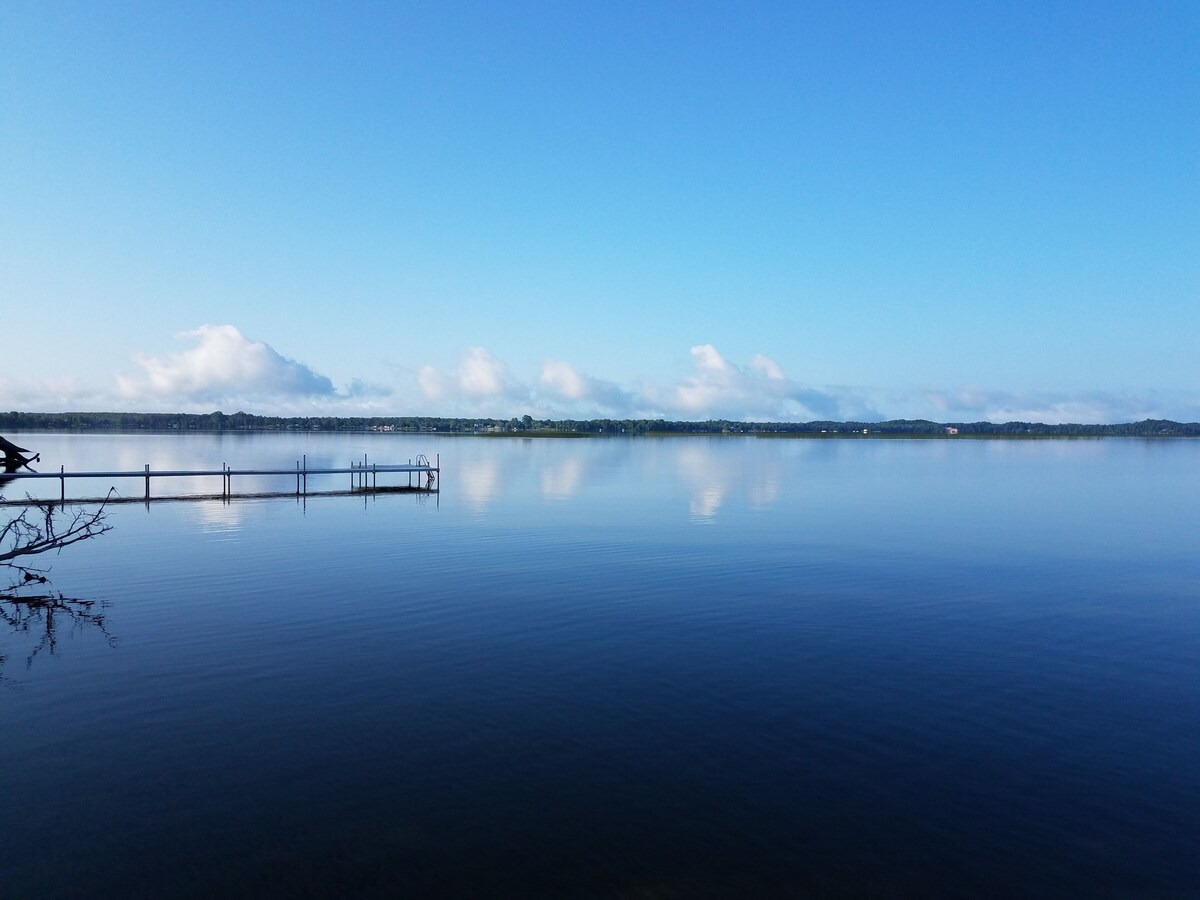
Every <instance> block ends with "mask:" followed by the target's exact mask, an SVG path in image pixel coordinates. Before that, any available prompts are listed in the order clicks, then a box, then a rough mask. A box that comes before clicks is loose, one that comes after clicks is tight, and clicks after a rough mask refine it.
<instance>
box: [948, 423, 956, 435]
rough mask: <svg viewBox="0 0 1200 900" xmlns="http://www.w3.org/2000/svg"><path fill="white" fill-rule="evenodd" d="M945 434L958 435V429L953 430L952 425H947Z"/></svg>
mask: <svg viewBox="0 0 1200 900" xmlns="http://www.w3.org/2000/svg"><path fill="white" fill-rule="evenodd" d="M946 434H958V429H957V428H955V427H954V426H953V425H947V426H946Z"/></svg>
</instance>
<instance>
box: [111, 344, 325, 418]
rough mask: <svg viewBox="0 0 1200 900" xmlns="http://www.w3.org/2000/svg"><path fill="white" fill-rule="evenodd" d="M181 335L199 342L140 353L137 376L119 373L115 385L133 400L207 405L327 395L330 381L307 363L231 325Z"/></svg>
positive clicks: (136, 359)
mask: <svg viewBox="0 0 1200 900" xmlns="http://www.w3.org/2000/svg"><path fill="white" fill-rule="evenodd" d="M179 337H180V338H181V339H185V340H188V339H190V340H193V341H195V344H196V345H195V346H194V347H192V348H191V349H190V350H185V351H183V352H182V353H173V354H170V355H169V356H166V357H155V356H149V355H145V354H142V355H139V356H137V357H135V362H136V363H137V364H138V366H139V367H140V368H141V370H142V371H141V374H140V375H139V376H129V375H125V374H120V373H119V374H118V375H117V389H118V391H119V392H120V395H121V396H122V397H124V398H126V399H129V400H156V401H157V400H162V399H172V400H186V401H194V402H205V403H208V404H209V405H212V404H217V405H220V403H221V402H222V401H224V400H227V399H230V398H239V399H247V400H253V399H270V398H277V399H284V400H286V399H294V398H329V397H332V396H334V395H335V394H336V391H335V390H334V387H333V382H331V381H330V380H329V379H328V378H326V377H325V376H324V375H320V374H318V373H316V372H314V371H313V370H312V369H310V368H309V367H308V366H306V365H304V364H303V363H299V362H296V361H295V360H292V359H288V358H287V357H284V356H281V355H280V354H279V353H277V352H276V351H275V350H273V349H272V348H271V347H269V346H268V345H266V344H264V343H263V342H262V341H253V340H250V339H249V338H247V337H245V336H243V335H242V333H241V332H240V331H238V330H237V329H236V328H235V327H233V326H232V325H202V326H200V327H199V328H197V329H195V330H194V331H185V332H183V333H182V334H180V335H179Z"/></svg>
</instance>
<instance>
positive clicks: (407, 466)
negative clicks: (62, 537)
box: [0, 453, 441, 506]
mask: <svg viewBox="0 0 1200 900" xmlns="http://www.w3.org/2000/svg"><path fill="white" fill-rule="evenodd" d="M310 475H312V476H318V475H347V476H349V479H350V487H349V490H348V491H334V492H328V491H322V492H310V491H309V489H308V478H309V476H310ZM380 475H383V476H385V479H384V484H383V485H382V486H381V485H380V484H379V476H380ZM390 475H403V476H406V478H407V484H404V485H401V484H394V483H393V484H390V485H389V484H388V483H387V482H388V479H387V478H386V476H390ZM440 475H441V454H438V455H437V456H436V457H435V460H434V462H430V461H429V458H428V457H426V456H425V454H423V453H422V454H418V455H417V457H416V459H415V460H411V459H410V460H409V461H408V462H407V463H400V464H386V463H373V462H368V461H367V457H366V456H365V455H364V456H363V458H362V462H351V463H350V465H349V466H345V467H340V466H339V467H333V468H315V469H310V468H309V467H308V457H307V455H306V456H304V457H302V458H301V459H298V460H296V467H295V468H294V469H234V468H231V467H230V466H228V465H226V464H225V463H222V464H221V468H219V469H151V468H150V464H149V463H146V466H145V468H144V469H141V470H136V469H135V470H133V471H127V472H122V471H96V472H68V471H66V469H65V468H64V467H62V466H60V467H59V470H58V471H57V472H33V471H27V472H21V473H19V474H13V475H8V476H6V477H4V478H3V480H4V481H9V480H10V479H11V480H16V479H25V478H38V479H41V478H57V479H58V481H59V500H60V502H63V503H65V502H67V480H68V479H75V478H90V479H104V480H107V479H114V478H121V479H126V478H139V479H142V481H143V484H144V487H145V494H144V496H143V497H141V498H139V499H141V500H144V501H145V502H146V503H149V502H150V501H151V500H152V499H163V500H166V499H172V500H179V499H189V498H190V497H191V496H195V499H206V498H208V497H217V496H219V497H220V498H221V499H223V500H229V499H232V498H233V496H234V493H233V479H234V476H238V477H244V476H287V477H289V478H293V477H294V478H295V479H296V490H295V495H296V496H297V497H305V496H309V494H310V493H313V494H316V493H338V494H341V493H351V494H361V493H383V492H400V491H406V492H413V493H422V494H436V493H438V492H439V490H440V488H439V485H438V480H439V477H440ZM155 478H201V479H203V478H220V479H221V492H220V494H219V495H217V494H202V495H189V497H187V498H185V497H179V496H172V497H152V495H151V492H150V482H151V481H152V480H153V479H155ZM414 479H415V482H414ZM290 495H291V491H278V492H272V493H269V494H265V495H264V494H263V493H261V492H258V493H248V494H244V495H243V494H239V495H237V496H257V497H261V496H290ZM72 499H74V498H72ZM129 499H133V498H129ZM29 502H30V501H28V500H7V499H5V500H2V501H0V506H21V505H26V504H28V503H29Z"/></svg>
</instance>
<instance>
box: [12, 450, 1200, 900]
mask: <svg viewBox="0 0 1200 900" xmlns="http://www.w3.org/2000/svg"><path fill="white" fill-rule="evenodd" d="M7 437H9V438H13V439H16V438H17V437H18V436H14V435H11V434H10V435H7ZM18 443H20V444H21V445H22V446H26V447H30V448H32V449H33V450H36V451H39V452H41V454H42V466H41V468H42V469H43V470H44V471H52V470H56V469H57V468H58V466H59V465H63V466H65V467H66V469H67V470H73V469H74V470H80V469H90V470H99V469H121V470H140V469H142V468H143V467H144V465H145V464H147V463H149V464H150V465H151V466H152V467H153V468H156V469H157V468H192V467H195V468H214V467H216V468H219V467H220V465H221V464H222V463H228V464H229V465H231V466H234V467H235V468H236V467H252V466H264V467H265V466H271V467H282V468H286V467H289V466H291V465H293V463H294V462H295V461H297V460H299V459H301V458H302V457H303V458H305V459H306V460H307V463H308V464H309V465H310V466H314V467H316V466H318V465H329V466H344V465H347V464H348V463H349V462H350V461H351V460H361V459H362V457H363V456H364V454H366V455H367V456H368V458H369V459H370V460H371V461H376V462H379V463H402V462H406V461H408V460H410V459H413V458H415V457H416V455H417V454H418V453H424V454H426V455H428V456H429V457H430V458H431V459H432V458H435V456H440V462H441V466H442V477H441V484H440V491H439V492H438V493H436V494H428V495H413V494H379V495H356V496H341V497H308V498H296V497H284V498H275V499H238V498H235V499H233V500H232V501H231V502H223V501H221V500H219V499H210V500H197V501H188V502H161V503H151V504H149V505H148V506H143V505H140V504H128V505H117V506H113V507H111V508H110V510H109V522H110V523H111V524H112V525H113V528H112V531H111V532H110V533H108V534H106V535H104V536H102V537H100V538H97V539H94V540H91V541H87V542H85V543H82V544H78V545H76V546H73V547H70V548H67V549H66V550H64V551H63V552H62V553H61V554H60V555H58V556H55V557H52V558H47V559H44V560H39V561H38V562H39V564H42V563H45V564H50V565H52V570H51V572H50V577H51V580H52V585H53V588H54V589H55V590H56V591H61V592H63V593H64V594H66V595H67V596H68V597H78V598H85V599H88V600H92V601H95V602H96V603H97V604H103V612H104V616H105V619H104V627H103V628H100V627H97V626H93V625H87V624H83V625H78V626H76V627H72V624H71V623H70V622H67V621H63V620H62V619H60V620H59V621H57V622H56V623H55V628H56V645H55V647H54V648H53V650H54V652H53V653H51V652H50V649H51V648H49V647H48V645H46V644H44V643H41V642H42V641H43V640H44V637H45V628H44V623H43V625H42V630H41V631H39V630H38V629H37V628H34V629H32V630H30V631H19V630H15V629H12V628H7V629H6V628H5V625H4V623H3V622H2V621H0V655H3V657H4V660H3V663H2V664H0V791H2V796H3V797H4V802H3V804H2V805H0V829H2V833H4V834H5V835H6V838H7V839H6V840H5V841H4V842H3V843H0V896H4V897H8V896H12V897H40V898H54V897H76V896H88V897H128V896H147V897H148V896H164V897H165V896H170V897H208V896H234V897H237V896H247V897H248V896H256V897H257V896H280V897H283V896H288V897H296V896H301V897H304V896H310V897H330V896H353V897H376V896H378V897H383V896H413V897H439V896H445V897H464V896H512V897H528V896H546V897H589V898H590V897H639V898H641V897H692V896H713V897H727V896H732V895H745V896H760V897H797V896H822V897H829V896H846V897H861V896H880V897H913V896H930V897H932V896H956V897H992V896H996V897H1001V896H1024V897H1038V896H1089V897H1114V898H1115V897H1188V896H1197V895H1198V894H1200V854H1197V852H1196V848H1197V847H1198V846H1200V552H1198V549H1200V548H1198V546H1197V535H1200V442H1195V441H1187V440H1125V439H1103V440H1039V441H998V440H995V441H974V440H971V441H968V440H961V441H960V440H957V439H947V440H916V441H908V440H875V439H861V440H849V439H846V440H795V439H773V440H766V439H755V438H743V437H729V438H703V437H686V438H666V439H653V438H636V439H618V438H611V439H610V438H605V439H589V440H572V441H558V440H546V439H536V440H522V439H517V438H502V439H497V438H471V437H455V438H451V437H438V436H430V435H399V434H386V435H385V434H380V435H376V434H219V435H217V434H214V435H162V434H153V435H149V434H133V435H116V434H103V435H101V434H80V435H49V434H32V433H30V434H23V435H20V436H19V440H18ZM380 483H381V486H382V484H383V480H382V477H381V481H380ZM113 484H114V485H115V487H116V488H117V490H118V491H119V492H121V493H122V494H123V495H126V496H140V494H141V491H142V486H141V485H140V484H139V483H138V482H136V481H128V482H125V483H121V482H114V483H113ZM108 486H109V485H108V484H101V483H98V484H96V485H94V486H92V487H95V488H96V489H97V491H98V493H99V494H102V493H103V492H104V490H106V489H107V487H108ZM345 486H346V485H343V484H342V482H341V480H340V479H335V478H333V477H331V478H330V479H329V484H328V487H330V488H337V489H340V488H343V487H345ZM168 487H169V488H170V490H171V492H176V489H178V490H180V491H182V490H186V489H188V485H186V484H182V483H181V484H178V485H171V486H164V490H166V489H167V488H168ZM233 487H234V490H235V491H238V490H245V491H247V492H249V491H253V490H287V489H288V487H289V483H288V479H287V478H286V477H284V478H282V479H279V478H277V479H275V480H272V479H270V478H264V479H262V480H259V481H253V480H251V479H249V478H248V479H247V483H246V484H245V485H239V484H238V483H235V484H234V485H233ZM310 487H311V488H312V489H313V490H319V489H321V488H322V485H321V484H311V483H310ZM195 489H196V491H197V492H211V491H213V490H215V489H216V487H215V485H207V486H206V485H198V486H196V488H195ZM26 490H29V491H31V492H41V494H42V495H44V496H49V497H57V495H58V490H59V487H58V483H57V482H53V481H47V482H40V483H35V482H31V481H16V482H13V483H10V484H8V485H7V486H6V487H5V494H6V496H7V497H8V498H9V499H13V498H15V497H18V496H22V495H23V494H24V492H25V491H26ZM155 491H156V492H157V491H158V487H157V486H156V487H155ZM89 493H91V492H90V491H89ZM0 512H3V513H8V512H11V510H0ZM98 608H99V607H98ZM39 646H41V649H40V650H38V651H37V652H36V654H35V655H32V656H31V654H34V651H35V650H36V649H37V648H38V647H39Z"/></svg>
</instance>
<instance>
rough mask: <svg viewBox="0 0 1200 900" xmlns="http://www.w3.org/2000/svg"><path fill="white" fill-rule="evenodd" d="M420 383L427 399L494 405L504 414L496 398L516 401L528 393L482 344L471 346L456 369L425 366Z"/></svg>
mask: <svg viewBox="0 0 1200 900" xmlns="http://www.w3.org/2000/svg"><path fill="white" fill-rule="evenodd" d="M417 384H418V386H419V387H420V389H421V392H422V393H423V394H424V395H425V397H426V398H427V399H429V400H441V401H443V402H445V403H446V404H448V406H449V408H452V409H453V408H458V407H459V406H460V405H461V404H462V403H465V404H466V405H467V406H469V407H475V408H480V409H482V408H485V407H488V406H493V407H496V408H497V412H496V413H495V415H503V414H504V410H501V409H499V404H497V402H496V401H508V402H509V403H515V402H517V401H520V400H523V399H526V398H527V397H528V394H529V391H528V389H527V388H525V387H524V386H523V385H521V384H520V383H519V382H518V381H516V380H515V379H514V378H513V377H512V375H511V374H510V373H509V371H508V366H507V365H506V364H505V363H503V362H501V361H500V360H498V359H496V357H494V356H492V354H491V353H489V352H488V351H487V350H486V349H485V348H483V347H468V348H467V349H466V350H465V351H464V352H463V356H462V359H461V360H460V362H459V364H458V367H457V368H456V369H455V370H454V371H453V372H448V373H445V372H440V371H439V370H437V369H436V368H434V367H433V366H428V365H426V366H422V367H421V368H420V369H419V370H418V371H417ZM451 414H452V413H447V415H451Z"/></svg>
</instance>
